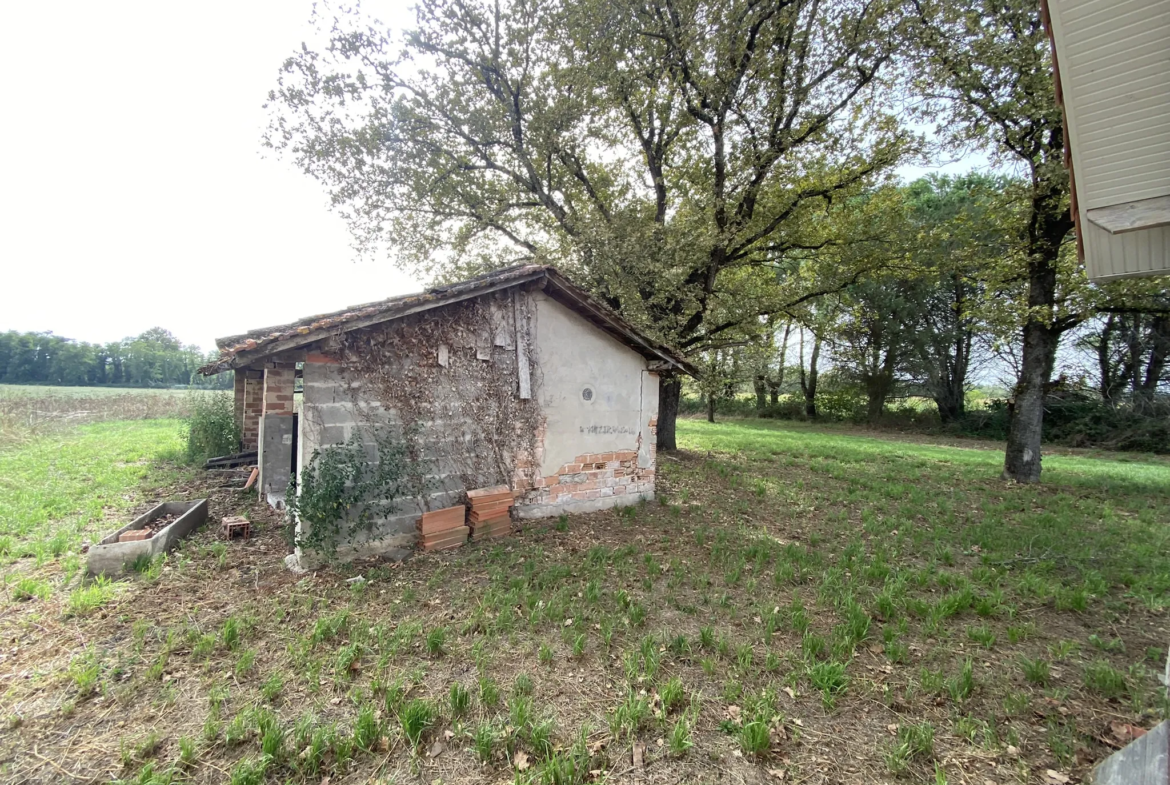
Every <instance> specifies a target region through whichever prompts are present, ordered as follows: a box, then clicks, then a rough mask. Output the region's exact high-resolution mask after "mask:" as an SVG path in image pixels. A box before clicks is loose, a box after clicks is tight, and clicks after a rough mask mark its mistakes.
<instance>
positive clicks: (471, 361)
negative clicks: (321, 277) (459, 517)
mask: <svg viewBox="0 0 1170 785" xmlns="http://www.w3.org/2000/svg"><path fill="white" fill-rule="evenodd" d="M216 343H217V345H218V346H219V349H220V356H219V358H218V359H217V360H216V361H215V362H213V363H210V364H209V365H207V366H206V367H204V368H203V369H201V371H202V373H204V374H205V375H211V374H215V373H220V372H223V371H227V370H234V371H235V411H236V417H237V422H238V424H239V425H240V428H241V432H242V434H243V438H242V442H243V443H242V445H241V446H242V448H243V449H245V450H248V449H255V450H258V452H259V458H258V462H259V465H260V478H259V483H258V484H259V489H260V493H261V494H262V495H263V496H265V497H266V498H267V499H268V501H269V503H271V504H274V505H278V504H280V503H281V501H282V500H283V499H284V498H285V494H286V493H287V492H288V490H289V487H290V480H292V479H295V477H296V476H297V475H298V474H299V473H300V472H302V471H303V470H304V467H306V466H308V465H309V464H310V462H311V461H312V460H313V459H314V457H313V456H314V455H315V453H317V452H318V451H320V450H323V449H325V448H328V447H329V446H331V445H338V444H344V443H354V440H356V441H357V442H360V443H361V444H362V445H364V446H365V448H366V452H367V454H368V455H369V456H370V460H371V461H373V460H374V459H375V457H376V455H377V447H376V443H377V434H379V433H390V434H392V437H393V438H396V439H399V440H401V441H402V442H404V443H405V444H406V453H407V454H408V456H409V463H410V465H411V466H412V467H413V468H412V473H413V476H415V477H416V478H417V479H418V483H417V487H416V491H415V492H414V493H412V494H410V495H409V497H408V498H399V499H397V500H396V501H395V504H394V505H393V509H392V511H391V512H389V513H387V514H385V515H383V516H381V517H379V519H378V520H377V521H375V522H374V524H373V525H372V526H367V527H363V529H362V530H361V531H357V530H354V531H353V532H352V533H351V534H350V536H348V537H347V538H346V542H345V544H344V545H343V546H342V547H340V548H339V549H338V552H337V555H338V556H339V557H340V558H343V559H344V558H354V557H357V556H365V555H379V554H385V555H390V556H395V557H400V556H403V555H405V554H406V552H407V551H408V550H409V549H411V548H413V547H414V545H415V543H416V540H417V537H418V534H417V529H416V524H417V522H418V520H419V518H420V516H421V515H422V514H423V513H424V512H428V511H433V510H438V509H443V508H446V507H449V506H451V505H456V504H460V503H463V502H464V501H465V500H466V494H467V491H468V490H471V489H474V488H481V487H488V486H493V485H501V484H505V485H508V486H510V487H511V489H512V490H513V492H514V493H515V505H514V507H513V514H514V516H515V517H517V518H541V517H548V516H555V515H560V514H562V513H575V512H587V511H594V510H601V509H607V508H610V507H617V506H622V505H629V504H634V503H636V502H638V501H640V500H643V499H651V498H653V496H654V487H655V468H656V461H655V442H656V430H655V429H656V424H657V417H658V387H659V374H660V373H661V372H670V373H686V374H692V375H693V372H694V369H693V367H692V366H691V365H690V364H689V363H687V361H686V360H685V359H683V358H682V357H680V356H679V355H678V354H676V353H675V352H673V351H672V350H671V349H669V348H668V347H666V346H664V345H662V344H660V343H658V342H656V341H654V340H652V339H651V338H649V337H647V336H645V335H644V334H642V333H640V332H639V331H638V330H636V329H635V328H633V327H632V326H631V325H630V324H628V323H627V322H625V321H624V320H623V319H622V318H621V317H619V316H618V315H617V314H616V313H614V312H613V311H612V310H611V309H609V308H608V307H606V306H605V305H603V304H602V303H599V302H597V301H596V300H595V299H593V298H592V297H591V296H589V295H588V294H587V293H586V292H585V291H584V290H582V289H580V288H579V287H577V286H575V285H574V284H572V283H571V282H570V281H569V280H568V279H567V278H565V277H564V276H563V275H561V274H560V273H559V272H557V271H556V270H555V269H554V268H551V267H547V266H539V265H525V266H520V267H513V268H509V269H505V270H500V271H497V272H493V273H489V274H487V275H483V276H481V277H478V278H474V279H472V280H469V281H463V282H460V283H456V284H452V285H450V286H442V287H436V288H432V289H430V290H428V291H426V292H424V293H422V294H415V295H406V296H401V297H392V298H390V299H387V300H382V301H379V302H375V303H369V304H366V305H361V306H355V307H352V308H349V309H347V310H344V311H338V312H335V313H330V314H324V315H319V316H313V317H309V318H307V319H303V320H301V321H298V322H294V323H292V324H287V325H281V326H277V327H269V328H265V329H261V330H254V331H252V332H249V333H247V334H244V335H236V336H230V337H227V338H223V339H220V340H218V341H217V342H216ZM298 381H299V382H300V384H299V385H298ZM298 398H299V401H298ZM302 525H303V524H302ZM297 558H298V559H300V560H302V562H312V561H313V554H311V553H304V552H302V551H301V549H300V548H298V553H297Z"/></svg>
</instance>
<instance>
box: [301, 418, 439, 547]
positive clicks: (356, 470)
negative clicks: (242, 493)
mask: <svg viewBox="0 0 1170 785" xmlns="http://www.w3.org/2000/svg"><path fill="white" fill-rule="evenodd" d="M372 437H373V439H372V441H373V444H374V448H375V450H376V455H375V457H374V460H372V461H371V460H370V456H369V455H368V453H367V449H368V442H367V441H365V440H363V438H362V434H361V433H360V431H359V430H357V429H355V431H354V433H353V435H352V436H350V438H349V439H348V440H347V441H346V442H344V443H343V444H335V445H330V446H328V447H323V448H320V449H317V450H314V451H313V455H312V458H311V459H310V460H309V463H308V464H307V465H306V466H305V467H303V468H302V469H301V472H300V478H299V480H298V479H297V478H294V479H293V481H292V482H291V483H290V486H289V492H288V495H287V497H286V505H287V509H288V522H289V531H290V539H291V540H292V542H293V543H294V544H295V545H297V546H299V547H301V548H305V549H313V550H316V551H319V552H320V553H322V554H324V555H326V556H332V555H334V554H336V552H337V546H338V544H339V543H341V542H343V541H350V540H352V539H353V536H354V534H355V533H356V532H357V531H360V530H366V531H369V530H371V529H372V528H373V526H374V524H375V523H376V522H377V521H378V520H380V519H382V518H385V517H386V516H387V515H389V514H390V513H392V512H393V511H394V508H395V506H396V504H397V503H398V501H399V500H400V499H402V498H404V497H406V496H410V495H412V494H413V492H414V491H415V486H416V482H417V480H416V478H414V477H412V475H411V472H410V459H409V456H408V454H407V447H406V442H405V441H403V440H402V439H399V438H397V437H396V436H395V434H393V433H392V432H391V431H390V429H388V428H384V427H378V428H374V429H373V434H372ZM298 522H299V523H300V524H301V525H300V526H299V527H298V525H297V524H298ZM298 529H299V530H298Z"/></svg>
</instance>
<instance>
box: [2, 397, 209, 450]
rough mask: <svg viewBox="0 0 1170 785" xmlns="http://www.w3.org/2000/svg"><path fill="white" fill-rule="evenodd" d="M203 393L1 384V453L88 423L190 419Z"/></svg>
mask: <svg viewBox="0 0 1170 785" xmlns="http://www.w3.org/2000/svg"><path fill="white" fill-rule="evenodd" d="M206 394H207V391H204V390H169V389H168V390H161V389H147V388H140V389H139V388H126V387H50V386H45V385H22V384H0V451H4V450H6V449H10V448H12V447H16V446H20V445H22V444H27V443H29V442H30V441H32V440H34V439H36V438H37V437H40V436H44V435H46V434H50V433H55V432H62V431H66V430H68V429H70V428H73V427H75V426H77V425H81V424H84V423H94V422H106V421H116V420H153V419H168V418H176V417H183V416H185V415H186V414H187V413H188V411H189V409H190V402H191V396H192V395H206Z"/></svg>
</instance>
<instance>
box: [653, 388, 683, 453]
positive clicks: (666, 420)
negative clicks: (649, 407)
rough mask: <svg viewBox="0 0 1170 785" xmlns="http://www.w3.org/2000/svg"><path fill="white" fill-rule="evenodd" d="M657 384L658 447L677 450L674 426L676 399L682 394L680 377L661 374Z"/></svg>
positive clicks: (676, 418)
mask: <svg viewBox="0 0 1170 785" xmlns="http://www.w3.org/2000/svg"><path fill="white" fill-rule="evenodd" d="M660 379H661V381H660V383H659V385H658V449H659V450H677V449H678V443H677V440H676V435H675V428H676V425H677V423H678V400H679V398H680V397H681V396H682V379H680V378H678V377H677V376H673V375H667V374H663V375H662V376H661V377H660Z"/></svg>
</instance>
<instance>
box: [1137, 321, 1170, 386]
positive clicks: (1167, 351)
mask: <svg viewBox="0 0 1170 785" xmlns="http://www.w3.org/2000/svg"><path fill="white" fill-rule="evenodd" d="M1167 362H1170V316H1168V315H1166V314H1159V315H1158V316H1155V317H1154V320H1153V322H1152V323H1151V324H1150V356H1149V359H1148V360H1147V361H1146V373H1145V376H1144V377H1143V378H1142V382H1141V384H1140V385H1139V386H1138V388H1137V395H1136V398H1137V401H1136V403H1138V404H1139V405H1140V404H1147V403H1149V402H1150V401H1151V400H1153V398H1154V393H1156V392H1157V391H1158V384H1159V382H1161V381H1162V377H1163V376H1164V375H1165V373H1166V365H1167Z"/></svg>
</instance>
